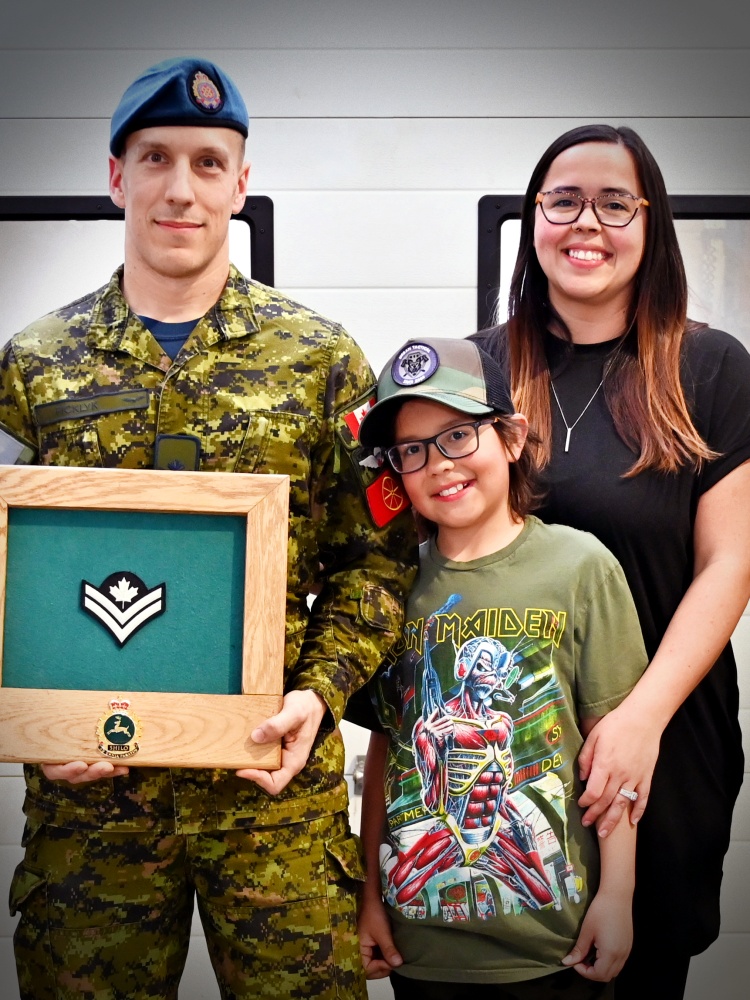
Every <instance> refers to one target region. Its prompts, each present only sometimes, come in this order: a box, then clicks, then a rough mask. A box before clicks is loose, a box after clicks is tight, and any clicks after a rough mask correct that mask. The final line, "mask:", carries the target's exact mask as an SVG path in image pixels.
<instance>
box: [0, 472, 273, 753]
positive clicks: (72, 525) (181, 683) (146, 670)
mask: <svg viewBox="0 0 750 1000" xmlns="http://www.w3.org/2000/svg"><path fill="white" fill-rule="evenodd" d="M288 509H289V478H288V476H276V475H232V474H230V473H221V472H200V473H198V472H186V471H180V472H172V471H157V470H129V469H99V468H95V469H90V468H62V467H46V466H1V467H0V760H3V761H15V762H30V763H32V762H39V763H42V762H43V763H66V762H68V761H73V760H83V761H86V762H87V763H93V762H94V761H97V760H102V759H103V758H109V759H111V760H112V761H113V762H117V761H120V762H121V763H127V764H132V765H134V766H156V765H164V766H171V767H226V768H232V769H233V768H238V767H260V768H264V769H267V770H273V769H275V768H277V767H279V763H280V746H279V744H278V743H276V744H264V745H263V746H261V745H258V744H255V743H253V741H252V740H251V738H250V733H251V732H252V730H253V729H254V728H255V727H256V726H257V725H258V724H259V723H260V722H261V721H262V720H263V719H266V718H268V717H269V716H271V715H274V714H275V713H276V712H277V711H278V710H279V708H280V706H281V701H282V690H283V665H284V636H285V617H286V614H285V612H286V587H287V579H286V578H287V566H286V551H287V535H288V516H289V515H288Z"/></svg>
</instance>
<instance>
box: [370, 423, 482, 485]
mask: <svg viewBox="0 0 750 1000" xmlns="http://www.w3.org/2000/svg"><path fill="white" fill-rule="evenodd" d="M496 420H497V417H485V418H484V419H483V420H473V421H471V422H470V423H465V424H456V426H455V427H448V428H447V430H444V431H441V432H440V433H439V434H436V435H435V436H434V437H430V438H423V439H422V440H421V441H402V442H401V443H400V444H394V445H392V446H391V447H390V448H388V449H387V451H386V455H387V457H388V461H389V462H390V463H391V465H392V466H393V468H394V469H395V470H396V472H399V473H400V474H401V475H402V476H407V475H408V474H409V473H410V472H419V470H420V469H423V468H424V467H425V465H427V454H428V452H429V448H430V445H431V444H434V445H435V447H436V448H437V450H438V451H439V452H440V454H441V455H444V456H445V457H446V458H466V456H467V455H473V454H474V452H475V451H476V450H477V448H478V447H479V428H480V427H481V426H482V425H483V424H494V423H495V422H496Z"/></svg>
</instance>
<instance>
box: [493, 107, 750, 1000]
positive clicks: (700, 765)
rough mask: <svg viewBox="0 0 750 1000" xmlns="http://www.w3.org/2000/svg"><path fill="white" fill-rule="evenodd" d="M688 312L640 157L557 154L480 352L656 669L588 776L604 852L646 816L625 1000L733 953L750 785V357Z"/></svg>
mask: <svg viewBox="0 0 750 1000" xmlns="http://www.w3.org/2000/svg"><path fill="white" fill-rule="evenodd" d="M686 308H687V283H686V279H685V272H684V267H683V264H682V258H681V255H680V251H679V247H678V244H677V239H676V236H675V231H674V224H673V221H672V216H671V212H670V208H669V202H668V198H667V194H666V190H665V187H664V181H663V179H662V176H661V172H660V170H659V167H658V166H657V164H656V162H655V161H654V159H653V157H652V156H651V154H650V152H649V151H648V149H647V148H646V146H645V145H644V143H643V141H642V140H641V139H640V137H639V136H638V135H637V134H636V133H635V132H633V131H632V129H629V128H618V129H614V128H611V127H609V126H607V125H588V126H582V127H580V128H577V129H573V130H572V131H570V132H566V133H565V134H564V135H562V136H560V137H559V138H558V139H557V140H556V141H555V142H553V143H552V145H551V146H550V147H549V148H548V149H547V151H546V152H545V153H544V155H543V156H542V158H541V160H540V161H539V163H538V165H537V167H536V169H535V170H534V172H533V174H532V177H531V181H530V184H529V188H528V191H527V193H526V198H525V201H524V206H523V211H522V222H521V242H520V248H519V253H518V259H517V262H516V268H515V271H514V274H513V279H512V283H511V291H510V303H509V319H508V322H507V324H506V325H504V326H502V327H499V328H495V329H492V330H487V331H483V332H481V333H479V334H475V335H474V339H476V340H477V341H478V342H479V343H480V345H481V346H483V347H484V348H485V350H487V351H488V352H489V353H491V354H493V355H494V356H495V357H496V358H499V359H500V360H502V361H503V363H505V364H506V365H507V366H508V369H509V372H510V378H511V384H512V387H513V394H514V402H515V403H516V406H517V408H518V409H519V410H520V411H522V412H523V413H525V414H526V415H527V416H528V417H529V419H530V422H531V425H532V427H533V428H534V430H535V431H536V433H537V434H538V435H539V437H540V438H541V441H542V444H541V445H540V453H539V459H540V462H541V464H542V466H543V468H544V473H543V476H544V482H545V486H546V487H547V489H548V492H547V495H546V498H545V500H544V505H543V507H542V508H541V509H540V510H539V511H538V513H539V514H540V516H541V517H542V518H543V519H544V520H546V521H549V522H560V523H564V524H569V525H572V526H574V527H577V528H583V529H585V530H588V531H590V532H592V533H593V534H595V535H597V536H598V537H599V538H600V539H601V541H603V542H604V543H605V544H606V545H607V546H608V547H609V548H610V549H611V550H612V552H614V554H615V555H616V556H617V558H618V559H619V560H620V562H621V564H622V566H623V568H624V570H625V574H626V576H627V578H628V582H629V584H630V587H631V590H632V592H633V596H634V598H635V603H636V606H637V609H638V615H639V619H640V622H641V627H642V630H643V634H644V639H645V643H646V648H647V651H648V654H649V659H650V665H649V668H648V669H647V671H646V672H645V674H644V675H643V677H642V679H641V680H640V681H639V683H638V684H637V685H636V687H635V689H634V690H633V692H632V693H631V695H630V696H629V697H628V698H627V699H626V700H625V701H624V702H623V704H622V705H621V706H620V707H619V708H617V709H616V710H615V711H613V712H611V713H610V714H609V715H608V716H607V717H606V719H604V720H603V721H602V722H601V723H600V724H599V725H598V726H597V727H596V729H595V730H594V731H593V732H592V734H591V735H590V737H589V739H588V741H587V743H586V746H585V748H584V751H583V752H582V755H581V772H582V776H583V777H584V778H588V785H587V790H586V792H585V794H584V796H583V797H582V799H581V804H582V805H584V806H588V807H589V808H588V811H587V814H586V820H587V821H588V822H593V820H594V819H595V818H596V817H597V816H599V815H600V814H601V813H602V812H604V811H605V810H608V814H607V816H606V819H605V820H604V821H603V822H602V823H601V824H600V833H603V834H604V835H606V831H607V830H609V829H611V828H612V826H613V825H614V818H615V815H619V812H620V810H621V809H622V808H624V807H626V806H628V805H629V804H630V800H633V801H634V805H633V812H632V818H633V819H634V820H638V819H639V818H640V816H641V815H643V820H642V822H640V824H639V835H638V859H637V868H636V872H637V875H636V899H635V910H634V919H635V942H634V947H633V952H632V954H631V958H630V959H629V961H628V963H627V964H626V966H625V969H624V970H623V972H622V973H621V974H620V976H619V977H618V979H617V984H616V993H617V996H618V997H620V998H622V997H630V996H639V997H640V996H642V995H643V994H644V991H645V992H646V993H647V995H650V996H658V997H660V998H661V1000H671V998H673V997H674V998H679V997H682V996H683V994H684V987H685V982H686V979H687V974H688V967H689V962H690V956H691V955H694V954H697V953H698V952H700V951H703V950H704V949H705V948H707V947H708V945H709V944H710V943H711V942H712V941H713V940H714V939H715V938H716V937H717V935H718V932H719V891H720V883H721V873H722V860H723V856H724V854H725V853H726V849H727V846H728V843H729V832H730V825H731V816H732V809H733V806H734V802H735V799H736V796H737V793H738V791H739V787H740V784H741V781H742V773H743V756H742V746H741V733H740V728H739V723H738V702H739V698H738V691H737V677H736V667H735V663H734V658H733V655H732V651H731V647H730V645H729V638H730V636H731V633H732V631H733V630H734V627H735V625H736V624H737V621H738V620H739V617H740V615H741V614H742V611H743V609H744V608H745V605H746V604H747V601H748V598H750V502H748V501H750V461H749V460H750V407H748V402H747V401H748V392H749V391H750V356H748V353H747V351H746V350H745V349H744V347H743V346H742V345H741V344H740V343H739V342H738V341H737V340H735V339H734V338H732V337H730V336H729V335H728V334H726V333H722V332H720V331H716V330H711V329H709V328H707V327H706V326H705V325H701V324H697V323H693V322H690V321H689V320H688V319H687V316H686ZM611 668H612V669H613V670H616V669H617V650H616V649H613V650H612V660H611ZM657 755H658V761H657ZM654 764H656V767H655V769H654ZM652 774H653V780H652ZM634 795H637V799H634V798H633V797H634ZM647 800H648V809H647V810H646V811H645V813H643V810H644V808H645V806H646V801H647Z"/></svg>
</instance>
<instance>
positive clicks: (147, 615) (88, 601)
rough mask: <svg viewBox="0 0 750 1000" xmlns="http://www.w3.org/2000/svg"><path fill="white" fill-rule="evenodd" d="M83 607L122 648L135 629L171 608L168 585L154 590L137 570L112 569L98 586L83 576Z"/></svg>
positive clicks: (163, 584)
mask: <svg viewBox="0 0 750 1000" xmlns="http://www.w3.org/2000/svg"><path fill="white" fill-rule="evenodd" d="M81 608H82V609H83V610H84V611H85V612H86V614H87V615H91V617H92V618H95V619H96V620H97V621H98V622H99V623H100V625H103V626H104V628H106V629H107V631H108V632H109V633H110V634H111V635H112V637H113V638H114V640H115V642H116V643H117V644H118V645H119V646H120V648H122V647H123V646H124V645H125V643H126V642H127V641H128V640H129V639H132V637H133V636H134V635H135V633H136V632H137V631H138V630H139V629H142V628H143V626H144V625H146V624H147V623H148V622H150V621H151V620H152V619H153V618H158V617H159V615H163V614H164V612H165V611H166V609H167V585H166V583H160V584H159V586H158V587H153V588H152V589H151V590H148V589H147V588H146V584H145V583H144V582H143V580H141V578H140V577H139V576H136V575H135V573H130V572H128V571H123V570H120V571H119V572H117V573H111V574H110V575H109V576H108V577H107V579H106V580H105V581H104V582H103V583H102V585H101V587H95V586H94V584H93V583H89V582H88V581H87V580H81Z"/></svg>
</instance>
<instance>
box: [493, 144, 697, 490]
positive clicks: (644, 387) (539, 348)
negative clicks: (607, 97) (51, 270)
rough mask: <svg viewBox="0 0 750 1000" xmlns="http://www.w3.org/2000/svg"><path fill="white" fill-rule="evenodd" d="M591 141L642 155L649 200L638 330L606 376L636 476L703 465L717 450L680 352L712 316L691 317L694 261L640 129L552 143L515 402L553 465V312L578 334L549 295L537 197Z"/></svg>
mask: <svg viewBox="0 0 750 1000" xmlns="http://www.w3.org/2000/svg"><path fill="white" fill-rule="evenodd" d="M584 142H608V143H615V144H618V145H622V146H624V147H625V148H626V149H627V150H628V151H629V152H630V154H631V156H632V157H633V160H634V161H635V166H636V170H637V172H638V176H639V178H640V181H641V185H642V187H643V195H644V197H646V198H647V199H648V201H649V207H648V208H647V209H645V211H647V212H648V222H647V225H646V244H645V247H644V253H643V259H642V260H641V263H640V266H639V268H638V273H637V275H636V279H635V288H634V292H633V299H632V302H631V312H630V316H629V327H628V333H627V334H626V335H625V336H624V338H623V340H622V343H621V346H620V348H619V350H617V351H616V352H615V353H613V355H612V358H611V361H610V363H609V364H608V365H607V368H606V371H605V378H604V392H605V398H606V400H607V405H608V406H609V409H610V412H611V413H612V417H613V419H614V424H615V429H616V430H617V433H618V435H619V436H620V438H622V440H623V441H624V442H625V444H626V445H628V447H629V448H631V449H632V451H633V452H634V454H635V455H636V456H637V458H636V459H635V461H634V463H633V465H632V466H631V468H630V469H629V470H628V472H627V473H626V475H627V476H635V475H638V473H639V472H643V471H644V470H646V469H655V470H659V471H661V472H676V471H677V470H678V469H679V468H680V467H681V466H683V465H694V466H700V464H701V463H702V462H703V461H704V460H705V459H707V458H712V457H715V454H716V453H715V452H713V451H711V449H710V448H709V447H708V446H707V445H706V443H705V441H704V440H703V439H702V438H701V436H700V434H699V433H698V431H697V430H696V428H695V426H694V425H693V421H692V418H691V416H690V412H689V410H688V405H687V401H686V399H685V394H684V392H683V388H682V383H681V381H680V353H681V345H682V340H683V338H684V336H685V335H686V334H689V333H690V331H691V330H693V329H696V328H697V327H698V326H700V325H703V324H695V323H691V322H690V321H689V320H688V319H687V298H688V292H687V279H686V277H685V267H684V264H683V262H682V254H681V253H680V248H679V244H678V242H677V235H676V233H675V228H674V221H673V219H672V212H671V208H670V205H669V199H668V197H667V191H666V188H665V186H664V179H663V177H662V174H661V170H660V169H659V166H658V164H657V163H656V161H655V160H654V158H653V156H652V155H651V153H650V151H649V150H648V148H647V147H646V145H645V143H644V142H643V140H642V139H641V138H640V136H639V135H638V134H637V133H636V132H634V131H633V130H632V129H630V128H627V127H621V128H613V127H612V126H610V125H584V126H581V127H579V128H575V129H572V130H571V131H569V132H566V133H564V134H563V135H561V136H560V137H559V138H558V139H556V140H555V141H554V142H553V143H552V144H551V145H550V147H549V148H548V149H547V150H546V152H545V153H544V154H543V156H542V158H541V159H540V161H539V163H538V164H537V165H536V167H535V169H534V172H533V173H532V175H531V180H530V182H529V186H528V189H527V191H526V196H525V199H524V203H523V208H522V212H521V240H520V245H519V250H518V257H517V259H516V266H515V270H514V272H513V278H512V280H511V285H510V296H509V309H508V316H509V318H508V324H507V331H508V332H507V349H508V362H509V367H510V379H511V385H512V388H513V401H514V403H515V405H516V408H517V409H518V410H519V411H520V412H521V413H524V414H525V415H526V417H527V418H528V420H529V423H530V425H531V427H532V428H533V429H534V430H535V432H536V435H537V437H538V438H539V440H540V441H541V444H539V445H538V451H537V458H538V461H539V465H540V466H541V467H543V466H545V465H546V464H547V463H548V462H549V460H550V454H551V442H552V415H551V410H550V406H551V401H550V388H549V383H550V372H549V368H548V366H547V359H546V356H545V352H544V335H545V331H546V330H547V328H548V327H549V323H550V319H552V318H554V319H555V321H556V328H559V329H560V330H561V331H562V332H563V333H564V334H566V335H567V338H568V339H570V334H569V332H568V330H567V328H566V326H565V324H564V323H563V322H562V320H561V318H560V317H559V316H557V315H556V313H555V312H554V310H553V309H552V307H551V306H550V304H549V302H548V292H547V277H546V275H545V274H544V271H543V270H542V268H541V266H540V264H539V261H538V259H537V255H536V251H535V249H534V220H535V215H536V204H535V199H536V195H537V192H538V191H540V190H541V188H542V183H543V181H544V178H545V177H546V175H547V172H548V171H549V168H550V166H551V165H552V161H553V160H554V159H555V158H556V157H557V156H559V155H560V153H562V152H563V151H564V150H566V149H570V147H571V146H578V145H580V144H581V143H584ZM640 211H644V209H640Z"/></svg>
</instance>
